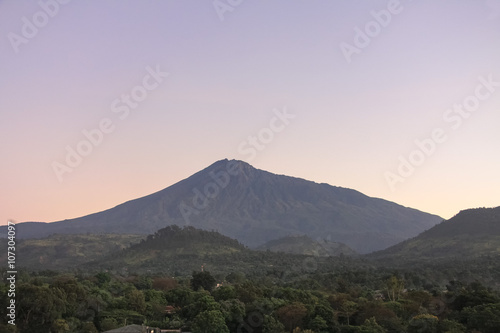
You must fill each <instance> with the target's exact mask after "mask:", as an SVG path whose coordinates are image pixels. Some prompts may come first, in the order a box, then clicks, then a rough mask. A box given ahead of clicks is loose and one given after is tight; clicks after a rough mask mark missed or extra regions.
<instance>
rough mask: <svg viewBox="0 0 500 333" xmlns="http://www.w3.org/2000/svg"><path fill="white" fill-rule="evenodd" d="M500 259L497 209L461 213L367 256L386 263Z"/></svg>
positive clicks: (499, 212) (499, 217) (472, 210)
mask: <svg viewBox="0 0 500 333" xmlns="http://www.w3.org/2000/svg"><path fill="white" fill-rule="evenodd" d="M479 256H500V207H496V208H477V209H468V210H463V211H461V212H460V213H458V214H457V215H455V216H454V217H453V218H451V219H449V220H447V221H444V222H442V223H440V224H438V225H436V226H434V227H433V228H431V229H429V230H427V231H425V232H423V233H421V234H420V235H418V236H417V237H414V238H412V239H409V240H406V241H404V242H401V243H399V244H397V245H394V246H392V247H390V248H388V249H386V250H383V251H379V252H376V253H373V254H372V255H370V257H373V258H385V259H390V258H392V259H405V260H420V259H440V258H441V259H442V258H459V259H471V258H474V257H479Z"/></svg>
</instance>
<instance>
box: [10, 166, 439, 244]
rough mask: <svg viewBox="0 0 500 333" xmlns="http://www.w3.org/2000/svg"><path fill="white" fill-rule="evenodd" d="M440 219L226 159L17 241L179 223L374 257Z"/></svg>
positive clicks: (22, 228) (28, 226)
mask: <svg viewBox="0 0 500 333" xmlns="http://www.w3.org/2000/svg"><path fill="white" fill-rule="evenodd" d="M441 220H442V219H441V218H440V217H438V216H436V215H431V214H427V213H423V212H421V211H418V210H415V209H411V208H406V207H403V206H400V205H397V204H395V203H392V202H389V201H386V200H382V199H377V198H370V197H368V196H366V195H364V194H362V193H360V192H358V191H355V190H351V189H346V188H340V187H335V186H331V185H328V184H318V183H315V182H311V181H307V180H304V179H299V178H294V177H288V176H283V175H276V174H272V173H270V172H266V171H263V170H258V169H255V168H253V167H252V166H250V165H249V164H247V163H245V162H241V161H235V160H232V161H228V160H221V161H218V162H216V163H214V164H212V165H211V166H209V167H208V168H206V169H204V170H201V171H199V172H197V173H195V174H194V175H192V176H191V177H189V178H187V179H184V180H182V181H180V182H178V183H176V184H174V185H172V186H170V187H168V188H166V189H164V190H161V191H159V192H156V193H153V194H151V195H148V196H145V197H142V198H139V199H136V200H132V201H128V202H126V203H123V204H121V205H119V206H116V207H114V208H111V209H108V210H106V211H103V212H100V213H95V214H91V215H87V216H83V217H80V218H76V219H71V220H64V221H59V222H53V223H38V222H30V223H19V224H18V225H17V237H19V238H36V237H44V236H47V235H50V234H53V233H71V234H75V233H86V232H92V233H120V232H123V233H129V234H136V233H139V234H151V233H154V232H155V231H156V230H158V229H160V228H163V227H165V226H167V225H172V224H177V225H181V226H182V225H192V226H195V227H197V228H202V229H205V230H212V229H214V230H218V231H219V232H221V233H222V234H224V235H227V236H230V237H233V238H236V239H238V240H239V241H241V242H242V243H243V244H245V245H248V246H253V247H254V246H259V245H261V244H264V243H265V242H267V241H269V240H272V239H276V238H280V237H285V236H287V235H290V234H305V235H308V236H310V237H312V238H313V239H315V238H318V237H321V238H328V239H331V240H332V241H340V242H343V243H345V244H347V245H348V246H350V247H351V248H353V249H354V250H356V251H358V252H360V253H367V252H371V251H375V250H381V249H384V248H387V247H389V246H391V245H394V244H396V243H398V242H400V241H402V240H405V239H407V238H410V237H414V236H416V235H418V234H419V233H420V232H422V231H424V230H426V229H429V228H430V227H432V226H434V225H435V224H437V223H439V222H440V221H441ZM0 233H3V234H6V228H5V227H3V228H0Z"/></svg>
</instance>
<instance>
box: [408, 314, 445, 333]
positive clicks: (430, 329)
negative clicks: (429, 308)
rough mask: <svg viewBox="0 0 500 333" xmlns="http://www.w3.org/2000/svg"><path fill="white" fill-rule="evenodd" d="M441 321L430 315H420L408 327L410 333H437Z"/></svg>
mask: <svg viewBox="0 0 500 333" xmlns="http://www.w3.org/2000/svg"><path fill="white" fill-rule="evenodd" d="M438 322H439V319H438V317H436V316H433V315H430V314H420V315H417V316H415V317H413V318H412V319H411V320H410V322H409V326H408V333H422V332H425V333H436V332H437V329H438V328H437V327H438Z"/></svg>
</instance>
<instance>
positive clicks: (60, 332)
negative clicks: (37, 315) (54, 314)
mask: <svg viewBox="0 0 500 333" xmlns="http://www.w3.org/2000/svg"><path fill="white" fill-rule="evenodd" d="M52 332H53V333H66V332H69V325H68V323H67V322H66V320H64V319H56V320H54V322H53V323H52Z"/></svg>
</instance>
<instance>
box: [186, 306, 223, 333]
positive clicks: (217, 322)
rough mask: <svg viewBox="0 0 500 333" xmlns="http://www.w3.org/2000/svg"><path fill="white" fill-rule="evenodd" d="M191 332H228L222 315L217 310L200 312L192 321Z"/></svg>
mask: <svg viewBox="0 0 500 333" xmlns="http://www.w3.org/2000/svg"><path fill="white" fill-rule="evenodd" d="M192 330H193V333H229V329H228V327H227V325H226V322H225V320H224V315H223V314H222V312H220V311H219V310H208V311H203V312H200V313H199V314H198V315H197V316H196V317H195V318H194V321H193V327H192Z"/></svg>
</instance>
